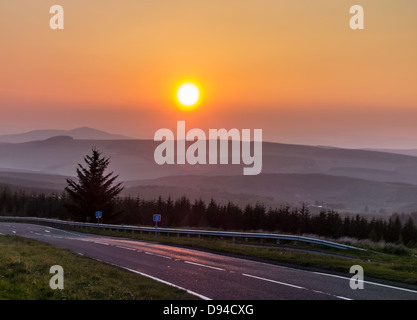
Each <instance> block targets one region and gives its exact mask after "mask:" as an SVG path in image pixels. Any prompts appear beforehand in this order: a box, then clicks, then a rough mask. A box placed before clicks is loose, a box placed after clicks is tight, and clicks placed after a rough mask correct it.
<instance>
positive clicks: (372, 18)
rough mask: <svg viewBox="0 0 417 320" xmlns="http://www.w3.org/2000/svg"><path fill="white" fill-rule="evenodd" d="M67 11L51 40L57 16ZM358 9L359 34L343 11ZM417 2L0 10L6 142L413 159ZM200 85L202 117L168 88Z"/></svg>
mask: <svg viewBox="0 0 417 320" xmlns="http://www.w3.org/2000/svg"><path fill="white" fill-rule="evenodd" d="M55 4H59V5H61V6H62V7H63V9H64V29H63V30H52V29H51V28H50V26H49V21H50V19H51V17H52V16H53V14H50V13H49V9H50V7H51V6H53V5H55ZM353 5H361V6H362V7H363V9H364V29H363V30H352V29H351V28H350V24H349V21H350V19H351V17H352V16H353V15H352V14H351V13H350V12H349V9H350V7H351V6H353ZM416 14H417V1H415V0H396V1H393V0H356V1H350V0H340V1H334V0H316V1H311V0H296V1H289V0H287V1H282V0H210V1H203V0H152V1H151V0H119V1H117V2H116V1H110V0H54V1H46V0H37V1H33V0H3V1H1V2H0V43H1V47H0V70H1V71H0V72H1V73H0V134H6V133H17V132H25V131H29V130H34V129H46V128H50V129H73V128H77V127H82V126H88V127H92V128H96V129H100V130H104V131H108V132H112V133H119V134H125V135H128V136H132V137H136V138H147V139H153V136H154V133H155V132H156V131H157V130H158V129H160V128H170V129H172V130H174V129H175V128H176V123H177V121H181V120H184V121H186V128H187V130H188V129H191V128H201V129H203V130H208V129H210V128H213V129H217V128H226V129H231V128H238V129H262V130H263V140H264V141H274V142H283V143H295V144H309V145H329V146H338V147H347V148H417V125H416V123H417V59H416V57H417V41H416V40H417V19H416V18H415V17H416ZM186 80H187V81H193V82H195V83H197V84H198V86H199V87H200V89H201V92H202V100H201V102H200V104H199V107H198V108H196V109H195V110H193V111H189V112H186V111H183V110H180V109H179V108H178V107H177V105H176V103H175V99H174V94H175V92H174V90H175V88H176V87H177V86H178V84H179V83H181V82H183V81H186Z"/></svg>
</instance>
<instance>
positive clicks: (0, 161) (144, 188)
mask: <svg viewBox="0 0 417 320" xmlns="http://www.w3.org/2000/svg"><path fill="white" fill-rule="evenodd" d="M66 133H68V132H66ZM113 137H114V136H113ZM158 144H159V142H154V141H152V140H135V139H116V140H114V139H78V138H75V137H73V136H69V135H68V134H65V135H60V136H54V137H49V138H47V139H44V140H36V141H26V142H19V143H10V142H9V143H2V144H0V184H6V185H10V186H14V187H22V188H32V189H33V188H42V189H48V190H63V188H64V187H65V178H66V177H74V176H75V170H76V167H77V164H78V163H83V158H84V156H85V155H87V154H90V152H91V149H92V148H93V147H95V148H97V149H98V150H99V151H101V152H102V153H103V154H104V155H106V156H108V157H110V160H111V161H110V168H109V169H110V170H111V171H113V172H114V173H115V174H118V175H119V181H123V182H124V185H125V187H126V189H125V194H130V195H134V196H136V195H138V194H139V195H140V196H142V197H145V198H156V197H158V196H159V195H161V196H163V197H167V196H169V195H171V196H172V197H173V198H176V197H179V196H182V195H187V196H189V197H190V198H199V197H201V198H203V199H205V200H210V198H212V197H213V198H216V200H219V202H227V201H229V200H230V201H233V202H236V203H239V204H241V205H245V204H246V203H256V202H263V203H265V204H266V205H267V206H269V205H271V206H276V205H280V204H283V203H292V204H299V203H301V202H308V203H310V204H311V205H312V206H314V205H316V206H318V204H323V205H327V207H329V208H335V209H340V210H346V211H351V212H369V213H377V214H388V213H391V212H394V211H412V210H417V205H416V203H417V197H415V195H417V157H414V156H412V155H403V154H396V153H393V152H382V151H373V150H353V149H341V148H330V147H317V146H303V145H290V144H281V143H270V142H264V143H263V170H262V174H260V175H258V176H243V174H242V170H243V164H242V165H195V166H192V165H162V166H160V165H157V164H156V163H155V161H154V157H153V154H154V150H155V148H156V146H157V145H158ZM229 163H231V161H229Z"/></svg>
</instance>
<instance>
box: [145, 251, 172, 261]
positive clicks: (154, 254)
mask: <svg viewBox="0 0 417 320" xmlns="http://www.w3.org/2000/svg"><path fill="white" fill-rule="evenodd" d="M145 254H149V255H151V256H157V257H160V258H165V259H169V260H171V259H172V258H171V257H168V256H164V255H162V254H157V253H153V252H148V251H145Z"/></svg>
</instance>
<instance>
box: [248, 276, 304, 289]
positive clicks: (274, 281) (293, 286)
mask: <svg viewBox="0 0 417 320" xmlns="http://www.w3.org/2000/svg"><path fill="white" fill-rule="evenodd" d="M242 275H243V276H245V277H250V278H254V279H258V280H263V281H268V282H272V283H277V284H281V285H283V286H287V287H292V288H297V289H305V288H304V287H299V286H296V285H293V284H290V283H285V282H280V281H276V280H272V279H266V278H261V277H257V276H253V275H251V274H246V273H242Z"/></svg>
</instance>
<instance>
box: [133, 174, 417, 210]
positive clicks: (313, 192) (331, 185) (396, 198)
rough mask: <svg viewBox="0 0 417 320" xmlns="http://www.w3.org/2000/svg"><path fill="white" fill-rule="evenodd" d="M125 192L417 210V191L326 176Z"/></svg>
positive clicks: (184, 181) (161, 183) (224, 180)
mask: <svg viewBox="0 0 417 320" xmlns="http://www.w3.org/2000/svg"><path fill="white" fill-rule="evenodd" d="M130 184H131V185H135V186H134V187H130V188H128V189H127V190H125V193H126V194H129V195H132V196H134V195H140V196H141V197H143V198H147V199H155V198H157V197H158V195H161V196H163V197H165V198H167V197H168V196H171V197H172V198H173V199H175V198H178V197H180V196H182V195H186V196H187V197H189V198H191V199H199V198H200V197H201V198H202V199H203V200H205V201H206V202H209V201H210V199H211V198H214V199H216V200H217V201H218V202H220V203H227V202H228V201H229V200H230V201H232V202H235V203H238V204H240V205H243V206H244V205H246V204H247V203H251V204H256V202H262V203H264V204H265V206H266V207H269V206H272V207H276V206H280V205H282V204H291V205H296V206H300V205H301V204H302V203H305V204H309V205H310V206H311V207H313V209H317V210H320V208H322V207H323V208H327V209H335V210H338V211H343V212H361V213H369V214H374V215H387V214H391V213H393V212H401V211H402V210H408V211H409V210H417V197H416V195H417V186H416V185H411V184H404V183H393V182H377V181H369V180H364V179H357V178H348V177H340V176H330V175H323V174H260V175H257V176H241V175H239V176H172V177H165V178H159V179H154V180H145V181H135V182H130V183H129V184H128V185H130Z"/></svg>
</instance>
